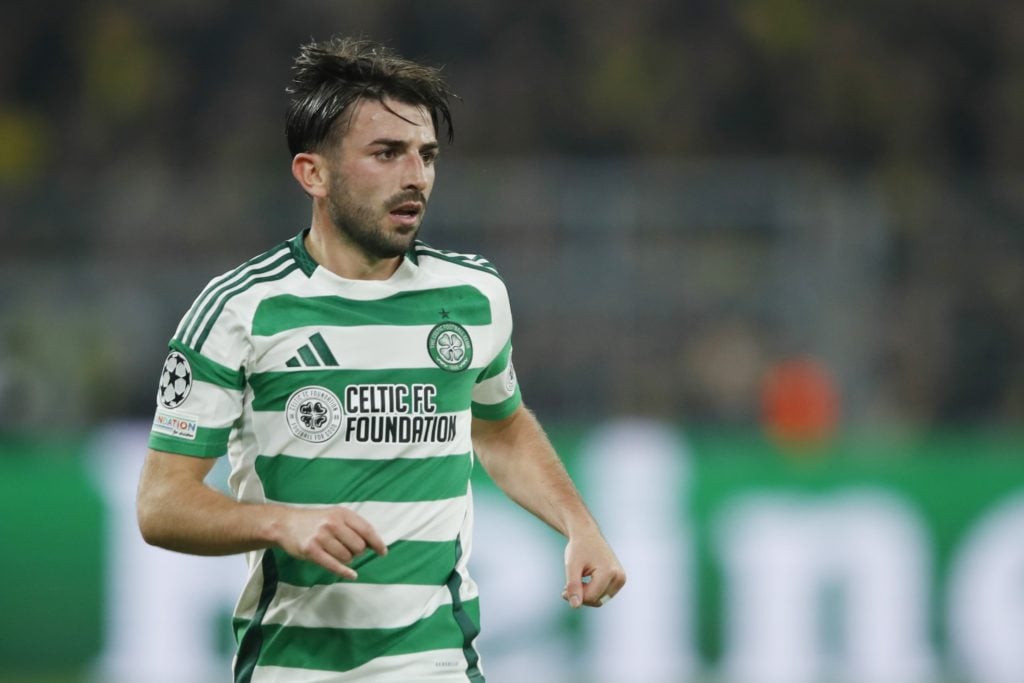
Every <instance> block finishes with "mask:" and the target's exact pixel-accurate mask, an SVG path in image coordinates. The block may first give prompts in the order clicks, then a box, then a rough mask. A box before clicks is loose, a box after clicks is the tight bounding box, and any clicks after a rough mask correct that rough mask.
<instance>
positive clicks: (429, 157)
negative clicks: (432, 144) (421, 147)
mask: <svg viewBox="0 0 1024 683" xmlns="http://www.w3.org/2000/svg"><path fill="white" fill-rule="evenodd" d="M420 156H421V157H423V163H425V164H428V165H429V164H432V163H434V162H435V161H437V152H424V153H423V154H421V155H420Z"/></svg>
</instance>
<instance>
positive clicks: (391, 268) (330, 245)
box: [305, 221, 403, 280]
mask: <svg viewBox="0 0 1024 683" xmlns="http://www.w3.org/2000/svg"><path fill="white" fill-rule="evenodd" d="M305 246H306V251H307V252H309V255H310V257H312V259H313V260H314V261H316V263H317V265H320V266H322V267H324V268H326V269H327V270H329V271H331V272H332V273H334V274H335V275H338V276H339V277H343V278H345V279H347V280H387V279H388V278H390V277H391V276H392V275H394V274H395V271H396V270H398V267H399V266H400V265H401V264H402V258H403V257H401V256H397V257H394V258H387V259H377V258H373V257H372V256H369V255H367V254H366V253H364V252H363V251H361V250H360V249H358V248H357V247H356V246H355V245H353V244H351V243H349V242H348V241H347V240H345V239H344V238H343V237H342V236H341V235H338V234H337V232H336V231H334V230H331V229H329V228H327V227H325V226H324V225H323V224H318V223H317V222H316V221H314V222H313V226H312V227H311V228H310V230H309V233H307V234H306V238H305Z"/></svg>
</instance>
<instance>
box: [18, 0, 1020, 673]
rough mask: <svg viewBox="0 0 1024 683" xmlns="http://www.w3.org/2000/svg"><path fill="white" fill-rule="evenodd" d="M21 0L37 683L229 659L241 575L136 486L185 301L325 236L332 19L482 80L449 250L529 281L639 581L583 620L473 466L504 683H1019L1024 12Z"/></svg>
mask: <svg viewBox="0 0 1024 683" xmlns="http://www.w3.org/2000/svg"><path fill="white" fill-rule="evenodd" d="M0 18H2V20H0V87H2V93H3V96H2V98H0V532H2V534H3V538H4V539H5V545H6V547H5V553H4V555H5V558H6V561H5V562H3V563H0V681H2V682H3V683H13V682H14V681H18V682H23V681H24V682H35V683H43V682H46V683H79V682H84V681H103V682H106V681H111V682H113V681H117V682H119V683H120V682H121V681H123V682H124V683H128V682H131V683H154V682H156V681H168V683H169V682H170V681H174V682H175V683H182V682H184V683H193V682H194V683H200V682H202V683H205V681H206V680H211V681H212V680H226V674H225V672H226V669H225V668H223V660H224V653H225V652H227V651H228V650H229V647H230V646H229V644H228V643H227V639H228V638H229V635H228V632H227V628H226V623H227V622H226V617H225V615H226V613H227V611H228V610H229V609H230V607H231V600H233V597H234V595H235V592H236V591H237V586H238V585H239V584H238V582H237V580H236V572H237V571H238V564H239V563H238V561H237V559H227V560H223V561H222V560H197V561H196V562H190V561H189V560H191V559H192V558H182V557H177V556H173V555H171V554H169V553H162V552H159V551H153V550H151V549H147V548H145V547H144V546H142V543H141V541H140V540H138V539H137V537H136V535H134V530H133V526H132V525H133V520H132V510H131V494H132V487H133V485H134V478H135V477H136V476H137V472H138V468H139V465H140V463H141V457H142V455H143V451H142V449H143V444H144V435H145V426H146V424H147V422H148V420H150V419H151V415H152V407H153V395H154V392H155V387H156V380H157V375H158V368H159V367H160V364H161V361H162V360H163V358H164V355H165V349H166V341H167V338H168V337H169V335H170V334H171V333H172V331H173V328H174V326H175V324H176V323H177V320H178V317H179V316H180V315H181V314H182V312H183V311H184V310H185V308H186V307H187V306H188V304H189V303H190V302H191V301H192V299H193V297H194V296H195V295H196V293H197V292H198V291H199V289H200V288H201V287H202V286H203V285H204V284H205V282H206V281H207V280H208V279H209V278H210V277H212V276H213V275H215V274H217V273H220V272H222V271H224V270H225V269H227V268H229V267H232V266H234V265H236V264H237V263H239V262H240V261H241V260H243V259H245V258H248V257H249V256H251V255H253V254H256V253H259V252H261V251H263V250H264V249H266V248H268V247H270V246H272V245H273V244H276V243H277V242H279V241H281V240H282V239H285V238H287V237H290V236H291V235H293V234H295V233H296V232H298V231H299V230H300V229H302V228H303V227H305V225H306V222H307V220H308V207H307V204H306V200H305V198H304V197H303V195H302V194H301V192H300V191H299V190H298V188H297V187H296V186H295V185H294V182H293V181H292V179H291V176H290V173H289V170H288V161H289V160H288V156H287V151H286V147H285V144H284V139H283V132H282V128H283V124H282V121H283V111H284V106H285V101H286V100H285V94H284V92H283V90H284V87H285V85H286V83H287V80H288V69H289V63H290V59H291V57H292V55H293V54H294V52H295V49H296V47H297V46H298V45H299V44H300V43H301V42H304V41H307V40H309V39H310V38H311V37H315V38H323V37H326V36H327V35H329V34H330V33H334V32H339V33H348V34H361V35H365V36H367V37H372V38H375V39H378V40H381V41H384V42H386V43H388V44H390V45H392V46H393V47H395V48H396V49H397V50H398V51H399V52H401V53H403V54H405V55H407V56H410V57H414V58H420V59H422V60H424V61H426V62H429V63H433V64H439V65H444V68H445V70H446V73H447V74H448V76H449V78H450V80H451V82H452V83H453V84H454V85H455V87H456V90H457V91H458V92H459V93H460V94H461V95H462V97H463V101H462V102H460V103H458V104H457V105H456V107H455V111H454V113H455V122H456V140H455V144H454V145H453V146H451V147H447V148H446V149H445V150H444V154H443V158H442V160H441V162H440V166H439V176H438V184H437V186H436V190H435V195H434V199H433V200H432V203H431V207H430V211H429V212H428V217H427V221H426V224H425V228H424V232H423V237H424V239H425V240H427V241H428V242H430V243H432V244H434V245H436V246H439V247H443V248H449V249H454V250H458V251H466V252H475V253H481V254H484V255H486V256H487V257H488V258H489V259H490V260H492V261H493V262H494V263H495V264H496V265H497V266H498V267H499V269H501V271H502V273H503V275H504V278H505V280H506V282H507V283H508V285H509V289H510V291H511V294H512V300H513V307H514V311H515V313H516V334H515V340H514V341H515V345H516V366H517V369H518V373H519V375H520V381H521V383H522V385H523V389H524V394H525V396H526V399H527V401H528V403H529V404H530V405H531V406H532V407H533V408H534V409H535V410H536V411H537V412H538V413H539V414H540V416H541V418H542V419H543V420H544V422H545V424H546V425H548V427H549V428H550V430H551V433H552V437H553V438H554V440H555V441H556V443H557V444H558V445H559V446H560V447H561V449H562V451H563V453H564V454H565V457H566V459H567V461H568V463H569V465H570V467H571V469H572V470H573V472H574V474H576V475H577V476H578V477H579V479H580V482H581V487H582V488H583V489H584V491H585V493H586V494H587V497H588V500H590V501H591V502H592V504H593V507H594V508H595V510H597V511H598V513H599V515H600V516H601V519H602V522H603V523H604V524H605V525H606V528H607V530H608V533H609V535H610V536H612V537H613V539H614V540H615V542H616V544H617V545H618V547H619V548H620V549H622V551H623V553H622V554H623V560H624V562H625V564H626V565H627V568H629V569H630V570H631V572H632V573H631V584H630V586H629V588H628V590H627V591H626V592H625V593H623V594H622V596H621V599H619V600H616V602H615V603H613V604H611V605H609V606H608V607H606V608H605V610H602V611H601V612H598V613H588V614H586V615H584V616H580V615H572V616H566V615H565V613H564V612H565V610H562V609H561V608H560V605H559V604H558V599H557V597H558V593H559V592H560V588H561V584H560V583H559V582H560V580H561V579H560V576H559V572H560V551H559V548H558V544H557V542H556V539H553V538H552V537H551V536H550V535H548V533H547V531H546V529H544V528H542V527H541V526H540V525H539V524H538V523H535V522H533V520H529V519H527V518H525V516H524V515H522V514H516V512H515V511H513V510H511V508H510V506H509V505H508V504H507V503H504V502H503V501H502V500H501V499H500V497H499V496H497V495H496V494H495V492H494V491H493V489H492V488H491V487H490V486H489V485H488V482H486V481H485V480H484V479H483V477H480V478H479V481H478V489H479V492H480V493H479V499H480V502H479V506H480V508H481V513H480V517H481V521H480V522H479V524H478V544H479V548H478V550H477V560H476V561H477V562H478V576H479V578H480V582H481V584H483V597H484V619H485V627H484V637H485V638H487V640H486V641H485V642H484V643H483V647H484V655H485V664H490V665H491V674H492V676H491V678H493V679H494V680H495V682H496V683H498V682H500V681H519V680H526V679H527V676H529V679H530V680H533V681H535V682H536V683H540V682H541V681H551V683H562V682H563V681H564V682H573V683H577V682H578V683H584V682H591V681H603V682H605V683H613V682H614V683H627V682H628V683H633V682H640V683H648V682H650V683H658V682H661V681H664V682H665V683H668V682H669V681H672V682H676V681H679V682H690V681H694V682H696V681H716V682H721V683H747V682H750V683H804V682H806V683H818V682H819V681H820V682H822V683H824V682H826V681H848V682H849V683H933V682H942V683H946V682H951V681H965V682H972V683H973V682H978V683H989V682H991V683H1019V682H1020V681H1022V680H1024V648H1021V647H1020V635H1021V633H1024V461H1022V456H1024V429H1022V426H1024V315H1022V311H1024V166H1022V164H1024V126H1022V125H1021V124H1022V122H1024V5H1022V4H1020V3H1018V2H1013V1H1011V0H987V1H986V2H979V3H964V2H953V1H952V0H930V1H928V2H924V1H923V0H908V1H907V2H901V3H886V2H875V1H869V0H864V1H862V2H857V3H842V4H836V3H827V2H823V1H822V0H737V1H735V2H710V1H707V0H694V1H687V2H670V1H668V0H648V1H644V2H637V3H595V2H584V1H583V0H560V1H558V2H533V1H523V2H517V3H479V2H470V1H469V0H463V1H455V0H445V1H438V2H432V3H426V2H423V3H414V2H398V1H394V0H390V1H388V0H379V1H376V2H369V1H364V0H360V1H354V2H328V1H326V0H320V1H317V2H304V3H301V4H298V3H288V4H286V3H281V2H270V1H260V2H250V3H243V2H227V1H224V0H204V1H198V0H184V1H181V0H179V1H178V2H167V1H166V0H155V1H151V2H146V3H143V2H101V1H99V0H83V1H82V2H76V3H71V2H57V3H50V2H26V1H24V0H6V1H5V2H4V3H3V4H2V5H0ZM509 556H513V557H516V558H519V559H517V562H518V563H520V566H518V567H517V570H518V572H519V573H515V574H511V575H510V574H508V573H507V572H508V567H507V566H506V565H507V561H505V562H503V561H502V560H507V558H508V557H509ZM522 558H526V559H522ZM530 558H534V559H535V561H534V560H531V559H530ZM522 565H527V566H526V568H524V567H523V566H522ZM225 577H226V578H225ZM510 585H512V586H515V589H514V590H515V591H516V593H515V595H512V596H510V595H509V594H508V593H509V592H510V589H509V588H508V586H510ZM161 600H162V601H161ZM489 634H490V635H489ZM175 662H176V663H175ZM176 666H177V667H178V668H175V667H176ZM524 672H529V674H527V673H524ZM489 680H490V679H489Z"/></svg>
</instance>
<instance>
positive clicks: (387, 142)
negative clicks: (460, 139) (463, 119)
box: [367, 138, 441, 152]
mask: <svg viewBox="0 0 1024 683" xmlns="http://www.w3.org/2000/svg"><path fill="white" fill-rule="evenodd" d="M373 145H381V146H382V147H392V148H396V149H405V148H406V147H408V146H409V141H408V140H399V139H397V138H377V139H376V140H373V141H371V142H370V143H369V144H367V147H372V146H373ZM440 148H441V145H440V143H438V142H436V141H435V142H427V143H424V144H423V145H421V146H420V149H421V150H430V151H432V152H433V151H436V150H439V149H440Z"/></svg>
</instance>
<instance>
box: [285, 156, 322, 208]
mask: <svg viewBox="0 0 1024 683" xmlns="http://www.w3.org/2000/svg"><path fill="white" fill-rule="evenodd" d="M329 174H330V171H328V169H327V159H325V158H324V157H322V156H321V155H319V154H315V153H312V152H300V153H299V154H296V155H295V157H294V158H292V175H293V176H295V180H297V181H298V183H299V186H300V187H301V188H302V190H303V191H304V192H305V193H306V194H308V195H309V196H310V197H326V196H327V192H328V189H329V182H328V181H329Z"/></svg>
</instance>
